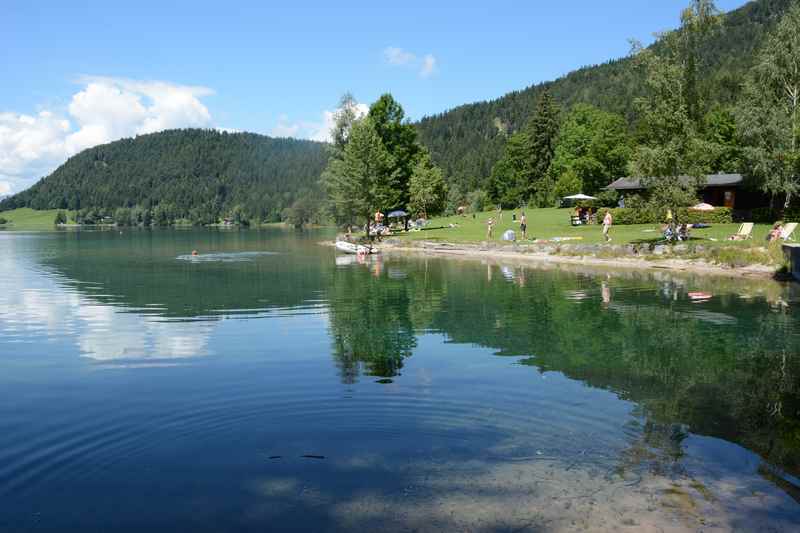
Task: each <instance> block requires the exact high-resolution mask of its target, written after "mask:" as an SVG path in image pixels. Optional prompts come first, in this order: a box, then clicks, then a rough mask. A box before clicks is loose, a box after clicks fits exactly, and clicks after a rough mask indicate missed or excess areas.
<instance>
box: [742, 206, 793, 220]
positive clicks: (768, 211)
mask: <svg viewBox="0 0 800 533" xmlns="http://www.w3.org/2000/svg"><path fill="white" fill-rule="evenodd" d="M778 220H783V221H784V222H800V207H790V208H789V209H786V210H781V209H772V208H771V207H759V208H756V209H753V210H752V211H751V215H750V217H749V220H748V222H755V223H756V224H772V223H773V222H777V221H778Z"/></svg>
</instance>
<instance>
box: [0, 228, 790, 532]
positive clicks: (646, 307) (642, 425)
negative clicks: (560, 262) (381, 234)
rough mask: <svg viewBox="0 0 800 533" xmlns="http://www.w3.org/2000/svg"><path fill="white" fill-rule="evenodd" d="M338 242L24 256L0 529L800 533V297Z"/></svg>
mask: <svg viewBox="0 0 800 533" xmlns="http://www.w3.org/2000/svg"><path fill="white" fill-rule="evenodd" d="M329 237H330V235H328V234H327V233H325V232H316V233H304V234H296V233H294V232H284V231H281V230H263V231H255V230H253V231H194V230H185V231H177V230H175V231H167V230H165V231H123V232H119V231H101V232H89V231H86V232H58V233H30V234H26V233H13V232H0V531H65V530H70V529H72V530H80V531H110V530H114V531H142V530H149V531H176V530H191V531H264V530H298V531H300V530H304V531H339V530H345V531H374V530H387V531H408V530H419V531H443V530H444V531H447V530H462V531H526V530H530V531H572V530H590V531H606V530H607V531H615V530H619V529H623V528H627V529H629V530H631V531H634V530H635V531H648V530H652V531H659V530H661V531H682V530H697V529H702V530H704V531H727V530H738V531H741V530H745V531H747V530H752V531H794V530H797V526H798V524H799V523H800V356H799V355H798V353H800V351H799V350H798V348H800V321H798V315H797V308H798V306H800V293H798V290H797V289H796V288H795V287H794V286H792V285H786V284H778V283H775V282H761V281H747V280H724V279H717V278H702V277H691V276H689V277H687V276H676V275H674V274H670V273H666V272H657V273H654V274H653V273H636V272H611V271H608V272H607V271H603V270H591V269H582V268H578V267H555V266H553V265H548V266H545V267H535V266H533V265H520V264H514V263H495V262H485V261H484V262H480V261H461V260H450V259H433V258H423V257H395V256H387V257H384V258H379V257H378V258H373V257H371V258H367V259H366V260H363V261H360V260H358V259H356V258H354V257H348V258H344V257H343V256H338V257H337V256H336V255H335V251H334V250H333V249H330V248H327V247H323V246H319V245H317V244H316V242H317V241H319V240H322V239H325V238H329ZM192 250H198V252H199V255H198V256H196V257H193V256H191V255H190V253H191V251H192ZM690 293H691V295H690Z"/></svg>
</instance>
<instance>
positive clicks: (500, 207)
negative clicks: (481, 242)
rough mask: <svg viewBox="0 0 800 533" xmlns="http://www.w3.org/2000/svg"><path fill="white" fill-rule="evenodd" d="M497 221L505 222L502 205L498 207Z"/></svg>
mask: <svg viewBox="0 0 800 533" xmlns="http://www.w3.org/2000/svg"><path fill="white" fill-rule="evenodd" d="M497 221H498V222H502V221H503V206H502V205H498V206H497Z"/></svg>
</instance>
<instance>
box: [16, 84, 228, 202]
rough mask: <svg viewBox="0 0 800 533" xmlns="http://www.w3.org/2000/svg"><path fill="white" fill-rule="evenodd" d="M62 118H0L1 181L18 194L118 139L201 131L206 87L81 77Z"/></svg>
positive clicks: (48, 114) (45, 114) (44, 114)
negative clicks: (172, 131) (83, 152)
mask: <svg viewBox="0 0 800 533" xmlns="http://www.w3.org/2000/svg"><path fill="white" fill-rule="evenodd" d="M80 83H81V84H82V85H83V88H82V89H81V90H80V91H78V92H77V93H75V94H74V95H73V96H72V99H71V101H70V103H69V106H68V107H67V113H66V115H65V116H59V115H57V114H56V113H54V112H52V111H50V110H43V111H40V112H39V113H38V114H36V115H27V114H18V113H11V112H0V178H2V179H3V183H4V184H5V185H6V186H7V187H8V189H9V190H10V191H11V190H13V191H14V192H18V191H20V190H22V189H24V188H25V187H27V186H29V185H31V184H32V182H33V181H34V180H35V179H37V178H40V177H42V176H43V175H46V174H47V173H49V172H51V171H52V170H53V169H54V168H55V167H56V166H58V165H59V164H61V163H63V162H64V160H66V159H67V158H68V157H69V156H71V155H74V154H76V153H78V152H80V151H81V150H83V149H86V148H90V147H92V146H95V145H97V144H102V143H106V142H110V141H113V140H116V139H120V138H122V137H130V136H134V135H139V134H144V133H152V132H155V131H160V130H163V129H169V128H179V127H203V126H209V125H210V124H211V114H210V113H209V111H208V109H207V108H206V106H205V105H204V104H203V103H202V102H201V101H200V98H201V97H203V96H208V95H211V94H213V91H212V90H211V89H208V88H206V87H192V86H186V85H177V84H174V83H168V82H164V81H137V80H129V79H125V78H104V77H84V78H82V79H81V80H80Z"/></svg>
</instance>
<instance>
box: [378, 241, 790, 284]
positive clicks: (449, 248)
mask: <svg viewBox="0 0 800 533" xmlns="http://www.w3.org/2000/svg"><path fill="white" fill-rule="evenodd" d="M379 247H380V249H381V250H382V251H383V252H385V253H388V254H424V255H436V256H442V257H458V258H464V259H469V258H473V259H495V260H510V261H525V262H528V261H530V262H538V263H548V264H553V265H557V264H568V265H583V266H597V267H606V268H612V269H632V270H642V269H648V270H673V271H682V272H689V273H693V274H707V275H716V276H725V277H746V278H760V279H771V278H774V277H775V276H776V272H777V269H776V267H775V266H768V265H762V264H751V265H745V266H737V267H731V266H727V265H721V264H717V263H713V262H710V261H707V260H705V259H702V258H695V257H686V256H687V255H689V254H690V253H692V254H697V250H696V249H694V250H690V249H689V248H688V247H681V246H680V245H676V246H673V247H669V246H661V247H655V248H652V249H648V250H647V251H644V250H642V249H641V248H638V247H635V246H632V245H614V246H612V245H575V244H560V245H559V244H547V245H539V244H531V245H525V244H511V245H506V244H494V243H488V242H484V243H475V244H469V243H448V242H432V241H412V242H409V241H404V240H401V239H397V238H394V239H393V238H389V239H385V240H384V241H383V242H381V243H380V244H379Z"/></svg>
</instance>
